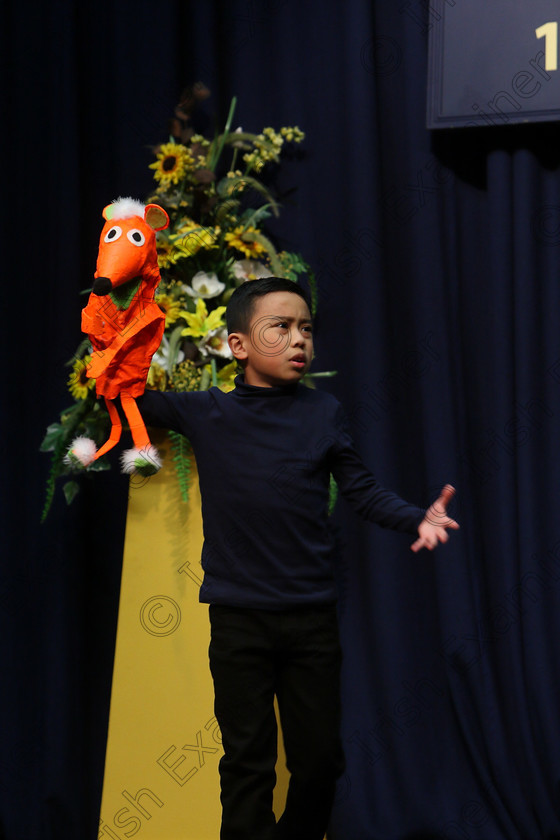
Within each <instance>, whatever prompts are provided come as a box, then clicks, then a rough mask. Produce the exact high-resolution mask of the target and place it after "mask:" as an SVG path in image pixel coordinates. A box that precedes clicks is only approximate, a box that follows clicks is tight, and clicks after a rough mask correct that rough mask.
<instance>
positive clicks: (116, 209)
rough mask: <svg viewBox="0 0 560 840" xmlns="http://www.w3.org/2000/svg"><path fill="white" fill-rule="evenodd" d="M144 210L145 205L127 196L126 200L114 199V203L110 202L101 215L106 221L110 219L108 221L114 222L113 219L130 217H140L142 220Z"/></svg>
mask: <svg viewBox="0 0 560 840" xmlns="http://www.w3.org/2000/svg"><path fill="white" fill-rule="evenodd" d="M145 210H146V205H145V204H143V203H142V202H141V201H137V200H136V199H135V198H130V196H129V197H127V198H123V197H121V198H116V199H115V201H113V202H111V204H109V205H108V206H107V207H106V208H105V210H104V212H103V215H104V217H105V218H106V219H110V221H114V220H115V219H130V217H131V216H140V218H141V219H143V218H144V211H145Z"/></svg>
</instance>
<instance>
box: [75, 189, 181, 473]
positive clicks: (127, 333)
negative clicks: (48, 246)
mask: <svg viewBox="0 0 560 840" xmlns="http://www.w3.org/2000/svg"><path fill="white" fill-rule="evenodd" d="M103 218H104V219H105V220H106V222H105V226H104V227H103V230H102V231H101V237H100V241H99V254H98V258H97V270H96V272H95V278H94V284H93V290H92V293H91V295H90V297H89V300H88V303H87V306H86V307H85V309H83V311H82V330H83V331H84V332H85V333H87V335H88V337H89V339H90V341H91V344H92V348H93V353H92V358H91V362H90V363H89V364H88V366H87V376H88V377H90V378H92V379H95V380H96V382H95V387H96V391H97V394H98V396H102V397H105V403H106V406H107V410H108V412H109V416H110V418H111V423H112V428H111V436H110V438H109V440H108V441H107V442H106V443H105V444H104V445H103V446H102V447H101V449H99V451H96V452H92V451H91V447H89V444H90V443H91V446H94V444H93V442H91V441H86V443H87V444H88V446H87V447H86V449H88V451H87V452H82V451H81V450H82V449H83V448H84V447H83V445H76V442H75V443H74V444H73V446H72V448H71V450H70V452H69V456H70V457H71V460H72V462H73V463H74V462H75V461H79V462H81V463H82V464H83V465H84V466H87V465H88V464H89V463H91V461H92V460H96V459H97V458H99V457H100V456H101V455H103V454H104V453H105V452H107V451H108V450H109V449H111V448H112V447H113V446H115V445H116V443H117V442H118V441H119V439H120V435H121V430H122V425H121V421H120V418H119V414H118V411H117V409H116V407H115V406H114V405H113V402H112V400H114V399H116V398H117V397H120V399H121V403H122V406H123V409H124V412H125V414H126V416H127V419H128V421H129V424H130V430H131V432H132V437H133V440H134V445H135V449H134V450H130V452H129V453H125V455H124V456H123V468H124V469H125V471H126V472H130V471H132V470H133V469H139V470H142V469H144V470H146V471H147V472H150V471H152V472H153V471H155V469H157V468H159V462H158V459H157V452H156V451H155V449H154V447H153V446H152V445H151V443H150V439H149V437H148V433H147V431H146V427H145V426H144V422H143V420H142V418H141V416H140V412H139V411H138V408H137V406H136V402H135V397H138V396H140V395H141V394H143V393H144V388H145V385H146V378H147V375H148V370H149V368H150V363H151V360H152V356H153V354H154V353H155V352H156V350H157V349H158V347H159V345H160V342H161V338H162V335H163V331H164V328H165V315H164V314H163V312H162V311H161V309H160V308H159V306H158V305H157V303H155V301H154V294H155V290H156V288H157V285H158V283H159V281H160V274H159V268H158V262H157V251H156V236H155V231H156V230H163V228H166V227H167V225H168V224H169V218H168V216H167V213H166V212H165V210H163V209H162V208H161V207H159V206H158V205H156V204H148V205H147V206H146V207H144V205H143V204H140V202H137V201H134V200H132V199H119V200H118V201H116V202H114V203H113V204H110V205H108V206H107V207H106V208H105V209H104V211H103ZM146 461H148V462H149V463H148V464H146Z"/></svg>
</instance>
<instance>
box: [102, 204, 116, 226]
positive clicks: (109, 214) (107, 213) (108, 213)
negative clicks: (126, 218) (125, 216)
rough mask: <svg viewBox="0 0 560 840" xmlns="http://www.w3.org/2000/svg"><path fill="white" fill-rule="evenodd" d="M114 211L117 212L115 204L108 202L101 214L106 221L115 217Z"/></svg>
mask: <svg viewBox="0 0 560 840" xmlns="http://www.w3.org/2000/svg"><path fill="white" fill-rule="evenodd" d="M114 212H115V205H114V204H108V205H107V207H104V208H103V213H102V214H101V215H102V216H103V218H104V219H105V221H106V222H108V221H109V219H112V218H113V213H114Z"/></svg>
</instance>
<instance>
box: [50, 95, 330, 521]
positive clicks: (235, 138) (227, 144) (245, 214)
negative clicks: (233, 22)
mask: <svg viewBox="0 0 560 840" xmlns="http://www.w3.org/2000/svg"><path fill="white" fill-rule="evenodd" d="M208 95H209V92H208V90H207V89H206V88H205V87H204V86H203V85H201V84H197V85H195V86H193V87H192V88H189V89H187V90H186V91H185V92H184V94H183V96H182V98H181V101H180V103H179V105H178V106H177V108H176V110H175V118H174V119H173V121H172V124H171V136H170V137H169V140H168V142H166V143H163V144H161V145H160V146H158V147H156V148H155V149H154V158H155V159H154V161H153V163H151V164H150V168H151V169H153V176H154V180H155V190H154V193H153V194H152V195H151V196H150V197H149V199H148V202H154V203H157V204H159V205H161V206H162V207H164V208H165V209H166V211H167V213H168V214H169V219H170V224H169V227H168V229H166V230H165V231H160V232H159V233H158V235H157V250H158V263H159V267H160V272H161V278H162V279H161V283H160V285H159V287H158V291H157V293H156V301H157V303H158V304H159V306H160V307H161V309H162V311H163V312H164V313H165V332H164V336H163V340H162V342H161V345H160V347H159V350H158V351H157V352H156V354H155V355H154V357H153V359H152V364H151V367H150V370H149V374H148V380H147V387H148V388H154V389H160V390H173V391H192V390H204V389H207V388H209V387H211V386H212V385H214V386H217V387H219V388H221V389H222V390H224V391H228V390H231V389H232V388H233V387H234V384H233V380H234V377H235V375H236V373H237V372H238V371H237V365H236V362H235V361H234V360H233V358H232V355H231V351H230V349H229V346H228V342H227V332H226V326H225V321H224V313H225V310H226V305H227V302H228V300H229V298H230V296H231V294H232V292H233V291H234V289H235V288H236V286H238V285H239V284H241V283H243V282H245V281H247V280H251V279H255V278H257V277H264V276H269V275H275V276H282V277H286V278H289V279H291V280H293V281H296V280H297V278H298V277H299V275H301V274H305V275H306V276H307V280H308V284H309V288H310V293H311V299H312V308H313V310H314V309H315V306H316V290H315V284H314V279H313V274H312V272H311V270H310V267H309V266H308V265H307V264H306V263H305V261H304V260H303V258H302V257H301V256H300V255H299V254H297V253H288V252H286V251H278V250H277V249H276V248H275V246H274V244H273V242H272V241H271V239H270V238H269V237H268V236H267V235H266V234H265V232H264V231H263V223H264V222H265V221H266V219H267V218H270V217H271V216H277V215H278V214H279V210H280V208H279V204H278V202H277V200H276V198H275V197H274V196H273V194H272V192H271V190H270V188H269V187H268V186H267V184H266V179H265V177H264V176H265V174H266V173H267V171H269V170H270V168H271V167H272V166H274V165H275V164H278V163H279V162H280V157H281V155H282V152H283V151H284V149H285V147H286V146H287V145H288V146H293V145H294V144H299V143H301V142H302V140H303V139H304V134H303V132H302V131H300V129H299V128H298V127H297V126H294V127H290V126H284V127H282V128H280V129H279V130H276V129H274V128H271V127H267V128H264V129H263V131H262V132H260V133H259V134H253V133H250V132H247V131H243V130H242V129H241V128H236V129H235V130H232V122H233V117H234V113H235V107H236V100H235V98H234V99H233V101H232V103H231V107H230V109H229V114H228V117H227V121H226V124H225V127H224V130H223V131H222V132H221V133H217V134H216V135H215V136H214V137H213V139H211V140H210V139H207V138H206V137H204V136H202V135H201V134H197V133H196V132H195V131H194V128H193V127H192V113H193V110H194V108H195V107H196V105H197V103H198V102H200V101H201V100H203V99H205V98H206V97H207V96H208ZM90 353H91V347H90V346H89V342H88V340H87V339H86V340H85V341H83V342H82V343H81V344H80V346H79V347H78V349H77V351H76V353H75V356H74V358H73V359H72V360H71V362H69V363H68V364H69V366H71V372H70V376H69V379H68V387H69V390H70V394H71V395H72V397H73V399H74V403H73V404H72V405H71V406H70V408H68V409H65V410H64V411H63V412H62V414H61V416H60V420H59V421H58V422H56V423H53V424H51V425H50V426H49V427H48V429H47V432H46V435H45V438H44V440H43V443H42V445H41V449H42V451H46V452H52V464H51V471H50V475H49V478H48V482H47V498H46V502H45V507H44V511H43V519H44V518H45V516H46V514H47V512H48V510H49V507H50V504H51V502H52V498H53V495H54V490H55V484H56V480H57V479H58V478H59V477H65V478H66V481H65V483H64V485H63V490H64V494H65V497H66V500H67V502H68V503H70V502H71V501H72V499H73V498H74V496H75V495H76V493H77V492H78V489H79V485H78V483H77V481H76V480H75V475H73V474H72V467H71V466H69V465H67V464H66V463H65V462H64V456H65V454H66V451H67V448H68V446H69V445H70V442H71V441H72V440H73V438H74V437H76V435H84V436H86V437H91V438H93V439H94V440H95V441H101V440H103V439H104V437H105V436H106V433H107V429H108V426H109V420H108V415H107V413H106V410H105V408H104V407H103V406H102V404H101V403H100V402H98V401H97V400H96V397H95V388H94V380H92V379H88V378H87V377H86V375H85V374H86V366H87V364H88V362H89V359H90ZM171 445H172V449H173V459H174V461H175V464H176V467H177V472H178V477H179V484H180V488H181V492H182V494H183V497H185V498H186V496H187V493H188V483H189V469H190V466H189V465H190V456H189V448H188V442H187V441H186V439H185V438H183V437H182V436H181V435H175V434H173V433H171ZM103 469H109V464H108V462H107V459H106V458H101V459H99V461H96V462H94V464H93V465H91V466H90V467H89V468H88V471H96V470H103Z"/></svg>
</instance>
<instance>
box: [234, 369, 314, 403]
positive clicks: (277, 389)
mask: <svg viewBox="0 0 560 840" xmlns="http://www.w3.org/2000/svg"><path fill="white" fill-rule="evenodd" d="M234 382H235V394H236V396H239V397H285V396H288V395H290V394H294V393H295V392H296V390H297V387H298V385H299V382H290V383H289V384H287V385H278V386H272V387H271V388H264V387H261V386H260V385H248V384H247V382H245V378H244V376H243V374H242V373H240V374H238V375H237V376H236V377H235V379H234Z"/></svg>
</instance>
